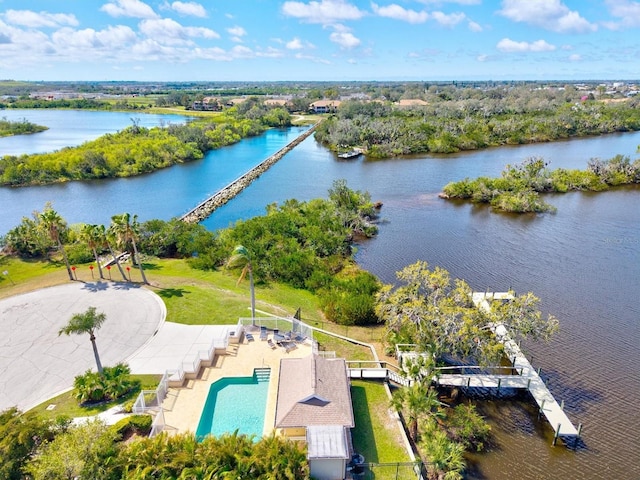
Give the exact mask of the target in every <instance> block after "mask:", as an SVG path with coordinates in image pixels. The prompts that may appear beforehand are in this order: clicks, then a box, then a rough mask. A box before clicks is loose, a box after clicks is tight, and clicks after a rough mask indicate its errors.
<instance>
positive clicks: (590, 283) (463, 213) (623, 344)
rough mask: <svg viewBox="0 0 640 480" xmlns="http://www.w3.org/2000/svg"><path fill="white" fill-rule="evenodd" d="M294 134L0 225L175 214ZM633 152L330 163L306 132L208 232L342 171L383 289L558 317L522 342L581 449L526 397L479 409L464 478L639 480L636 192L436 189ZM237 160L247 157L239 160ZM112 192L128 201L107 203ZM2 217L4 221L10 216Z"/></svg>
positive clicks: (574, 149)
mask: <svg viewBox="0 0 640 480" xmlns="http://www.w3.org/2000/svg"><path fill="white" fill-rule="evenodd" d="M299 131H300V130H299V129H290V130H282V131H271V132H269V133H268V134H266V135H264V136H261V137H258V138H256V139H250V140H247V141H243V142H241V143H240V144H238V145H235V146H231V147H228V148H226V149H223V150H221V151H218V152H212V153H211V154H209V155H208V156H207V158H205V159H204V160H203V161H201V162H194V163H191V164H188V165H182V166H176V167H172V168H170V169H167V170H165V171H162V172H156V173H154V174H150V175H147V176H144V177H138V178H136V179H119V180H110V181H100V182H89V183H83V184H75V183H74V184H67V185H58V186H53V187H33V188H28V189H6V188H0V206H2V208H1V209H0V232H3V233H4V232H6V230H7V229H8V228H11V226H13V225H15V224H16V223H17V222H16V220H15V218H18V221H19V217H20V216H22V215H26V214H28V213H29V212H30V211H31V210H33V209H36V208H38V209H40V208H42V205H43V204H44V201H46V200H53V202H54V207H55V208H56V209H58V210H60V211H61V213H62V214H63V215H64V216H65V217H66V218H67V220H68V221H70V222H80V221H91V222H94V223H95V222H108V217H109V216H110V215H111V214H114V213H118V212H121V211H129V212H131V213H137V214H139V215H140V217H141V218H142V219H147V218H152V217H160V218H169V217H171V216H175V215H179V214H181V213H183V212H184V211H186V210H188V209H189V208H190V207H192V206H194V205H195V204H196V203H198V201H199V200H201V199H202V198H203V197H204V196H205V195H206V193H212V192H213V191H215V190H217V189H218V188H219V186H217V184H215V182H216V181H218V182H219V183H221V184H223V185H224V184H226V183H229V181H231V180H232V179H233V178H236V177H237V176H239V175H240V174H241V173H243V172H244V171H245V170H246V169H247V167H249V166H252V164H255V163H258V162H259V161H261V160H262V159H264V158H266V157H267V156H269V155H270V154H272V153H274V152H275V151H276V150H278V149H279V148H280V147H281V146H283V145H284V144H286V143H287V142H288V141H290V140H291V139H292V138H294V137H295V136H296V134H297V133H299ZM639 144H640V133H630V134H621V135H609V136H602V137H594V138H588V139H581V140H571V141H565V142H556V143H551V144H540V145H527V146H518V147H503V148H495V149H489V150H484V151H480V152H468V153H462V154H455V155H449V156H437V157H432V156H415V157H408V158H400V159H389V160H381V161H366V159H363V158H358V159H355V160H348V161H340V160H338V159H337V158H336V157H335V156H334V155H333V154H332V153H331V152H328V151H327V150H326V149H325V148H323V147H322V146H320V145H318V144H317V143H316V142H315V141H314V140H313V138H309V139H307V140H305V141H304V142H302V144H300V145H299V146H298V147H296V148H295V149H294V150H293V151H292V152H290V153H289V154H287V155H286V156H285V157H284V158H283V159H282V160H281V161H280V162H278V163H277V164H276V165H275V166H274V167H272V168H271V169H270V170H269V171H268V172H267V173H265V174H263V175H262V176H261V177H260V178H258V179H257V180H256V181H255V182H254V183H253V184H252V185H251V186H249V187H248V188H247V189H245V190H244V191H243V192H242V193H241V194H240V195H239V196H238V197H236V198H235V199H234V200H232V201H231V202H229V203H228V204H227V205H225V206H223V207H222V208H220V209H219V210H217V211H216V212H215V213H214V215H213V216H212V217H210V218H209V219H208V220H206V221H205V222H204V223H205V225H206V226H207V227H208V228H211V229H217V228H221V227H226V226H227V225H229V224H230V223H233V222H235V221H236V220H238V219H240V218H248V217H250V216H254V215H258V214H262V213H263V212H264V209H265V207H266V205H268V204H270V203H272V202H281V201H283V200H286V199H288V198H298V199H300V200H307V199H310V198H315V197H325V196H326V194H327V190H328V189H329V188H330V187H331V184H332V182H333V181H334V180H335V179H338V178H345V179H347V181H348V184H349V185H350V186H351V187H352V188H357V189H362V190H368V191H369V192H370V193H371V196H372V199H373V200H376V201H381V202H383V204H384V205H383V207H382V218H381V222H380V232H379V235H378V236H377V237H376V238H374V239H372V240H369V241H366V242H364V243H362V244H360V245H359V246H358V252H357V254H356V259H357V261H358V263H359V264H360V265H362V266H363V267H364V268H366V269H368V270H370V271H372V272H373V273H375V274H376V275H378V276H379V277H380V278H381V279H382V280H383V281H385V282H393V281H394V272H396V271H397V270H400V269H401V268H402V267H404V266H406V265H408V264H410V263H413V262H415V261H417V260H425V261H427V262H429V263H430V264H431V265H432V266H436V265H438V266H441V267H443V268H446V269H447V270H449V271H450V272H451V274H452V276H454V277H458V278H464V279H465V280H467V281H468V282H469V284H470V285H471V286H472V288H474V289H476V290H482V291H484V290H490V291H491V290H496V291H501V290H506V289H508V288H514V289H515V290H516V291H517V292H526V291H532V292H533V293H535V294H536V295H537V296H538V297H540V298H541V300H542V302H541V308H542V310H543V311H544V312H545V313H549V314H553V315H555V316H556V317H558V319H559V320H560V325H561V330H560V332H559V333H558V334H557V335H556V336H555V337H554V338H553V339H552V340H551V341H550V342H549V343H529V344H525V345H523V347H524V349H525V351H526V353H527V354H528V355H529V357H530V358H531V359H532V363H533V365H534V367H536V368H537V367H540V368H541V369H542V377H543V378H544V379H546V381H547V384H548V386H549V388H550V390H551V391H552V393H553V394H554V395H555V397H556V398H557V399H558V400H559V401H560V400H564V401H565V409H566V411H567V414H568V416H569V418H571V419H572V420H573V421H574V423H575V424H577V423H579V422H580V423H583V425H584V429H583V442H582V443H581V444H580V445H579V447H578V449H577V450H576V451H573V450H569V449H566V448H565V447H563V446H556V447H552V446H551V442H552V440H553V438H552V431H551V428H550V427H549V426H547V425H546V424H545V422H544V420H537V417H536V412H535V409H534V408H533V406H532V405H531V403H530V402H527V401H523V400H515V401H514V400H487V401H481V402H479V404H478V405H479V408H480V410H481V411H482V413H483V414H484V415H486V416H487V417H488V418H489V419H490V421H491V424H492V429H493V439H492V441H491V442H490V444H489V449H488V452H486V453H484V454H482V455H478V456H476V457H474V458H473V459H472V460H473V464H472V468H471V472H470V478H473V479H501V480H502V479H503V480H507V479H513V478H519V479H531V480H534V479H556V478H562V479H574V478H575V479H577V478H612V479H627V478H633V479H635V478H640V442H638V432H639V431H640V403H639V402H637V396H638V394H640V349H639V348H638V345H640V304H639V303H638V294H639V293H640V208H638V207H639V205H640V189H639V188H637V187H632V188H620V189H616V190H613V191H608V192H602V193H597V194H592V193H575V192H574V193H569V194H565V195H554V196H550V197H548V201H549V202H551V203H552V204H554V205H555V206H556V207H557V209H558V211H557V213H555V214H544V215H525V216H516V215H505V214H496V213H492V212H491V211H490V210H489V209H488V208H486V207H481V206H473V205H469V204H465V203H453V202H447V201H445V200H442V199H439V198H438V196H437V194H438V192H439V191H440V190H441V189H442V186H444V185H445V184H446V183H447V182H449V181H455V180H459V179H462V178H465V177H470V178H473V177H476V176H479V175H492V176H493V175H499V173H500V171H501V170H502V168H503V167H504V165H505V164H507V163H517V162H521V161H523V160H524V159H526V158H528V157H531V156H541V157H543V158H545V159H546V160H547V161H549V162H550V166H551V167H552V168H557V167H565V168H585V167H586V164H587V161H588V160H589V159H590V158H591V157H600V158H603V159H606V158H610V157H612V156H613V155H615V154H618V153H621V154H625V155H630V156H632V158H636V157H637V155H636V154H635V151H636V149H637V147H638V145H639ZM1 145H2V144H1V141H0V149H1ZM254 147H255V150H254V149H253V148H254ZM245 149H246V150H245ZM240 152H244V153H242V155H245V154H246V155H250V156H251V157H252V158H251V159H246V158H240V157H241V154H240ZM215 162H218V163H216V166H215V167H214V166H212V165H213V164H214V163H215ZM235 167H237V169H238V170H237V171H236V170H234V168H235ZM224 169H228V170H227V171H226V172H225V173H224V175H223V173H222V172H223V170H224ZM191 172H194V173H193V175H191ZM225 175H226V177H225ZM214 185H216V186H214ZM223 185H220V186H223ZM194 192H196V193H194ZM120 196H127V197H126V198H127V200H126V201H125V202H124V203H116V202H119V201H120V200H117V199H116V198H117V197H120ZM158 204H159V206H158ZM7 211H11V212H16V213H15V214H14V213H12V215H11V216H7ZM16 215H17V217H16Z"/></svg>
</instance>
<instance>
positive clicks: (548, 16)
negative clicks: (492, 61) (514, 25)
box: [498, 0, 598, 33]
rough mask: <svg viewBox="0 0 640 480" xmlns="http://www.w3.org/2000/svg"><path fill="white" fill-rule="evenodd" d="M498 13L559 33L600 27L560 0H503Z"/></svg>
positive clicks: (584, 30)
mask: <svg viewBox="0 0 640 480" xmlns="http://www.w3.org/2000/svg"><path fill="white" fill-rule="evenodd" d="M498 13H499V14H501V15H503V16H504V17H506V18H508V19H509V20H513V21H514V22H524V23H529V24H531V25H535V26H536V27H540V28H544V29H546V30H551V31H554V32H559V33H588V32H595V31H596V30H597V29H598V27H597V25H595V24H592V23H590V22H589V21H588V20H586V19H584V18H583V17H581V16H580V14H579V13H578V12H576V11H573V10H569V7H567V6H566V5H564V4H563V3H562V2H561V1H560V0H526V1H523V0H503V1H502V10H500V11H498Z"/></svg>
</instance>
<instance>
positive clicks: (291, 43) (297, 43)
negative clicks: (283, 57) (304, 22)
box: [285, 37, 304, 50]
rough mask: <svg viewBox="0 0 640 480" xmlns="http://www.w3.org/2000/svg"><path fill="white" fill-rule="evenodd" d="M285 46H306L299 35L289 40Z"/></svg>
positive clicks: (293, 47)
mask: <svg viewBox="0 0 640 480" xmlns="http://www.w3.org/2000/svg"><path fill="white" fill-rule="evenodd" d="M285 47H287V48H288V49H289V50H301V49H303V48H304V47H303V45H302V41H300V39H299V38H298V37H295V38H294V39H293V40H290V41H288V42H287V43H286V44H285Z"/></svg>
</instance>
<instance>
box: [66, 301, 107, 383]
mask: <svg viewBox="0 0 640 480" xmlns="http://www.w3.org/2000/svg"><path fill="white" fill-rule="evenodd" d="M106 319H107V315H106V314H105V313H98V312H96V307H89V308H88V309H87V311H86V312H83V313H76V314H75V315H73V316H72V317H71V320H69V323H68V324H67V325H66V326H64V327H62V328H61V329H60V331H59V332H58V335H62V334H63V333H64V334H65V335H71V334H72V333H73V334H76V335H81V334H83V333H88V334H89V340H91V346H92V347H93V355H94V357H95V359H96V366H97V367H98V373H99V374H100V375H102V363H101V362H100V355H98V346H97V345H96V335H95V333H96V330H98V329H99V328H100V327H101V326H102V324H103V323H104V322H105V320H106Z"/></svg>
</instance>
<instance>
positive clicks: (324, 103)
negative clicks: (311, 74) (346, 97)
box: [309, 100, 342, 113]
mask: <svg viewBox="0 0 640 480" xmlns="http://www.w3.org/2000/svg"><path fill="white" fill-rule="evenodd" d="M341 103H342V102H341V101H340V100H318V101H317V102H313V103H312V104H311V105H309V110H310V111H311V112H313V113H335V112H336V111H337V110H338V107H339V106H340V104H341Z"/></svg>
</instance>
